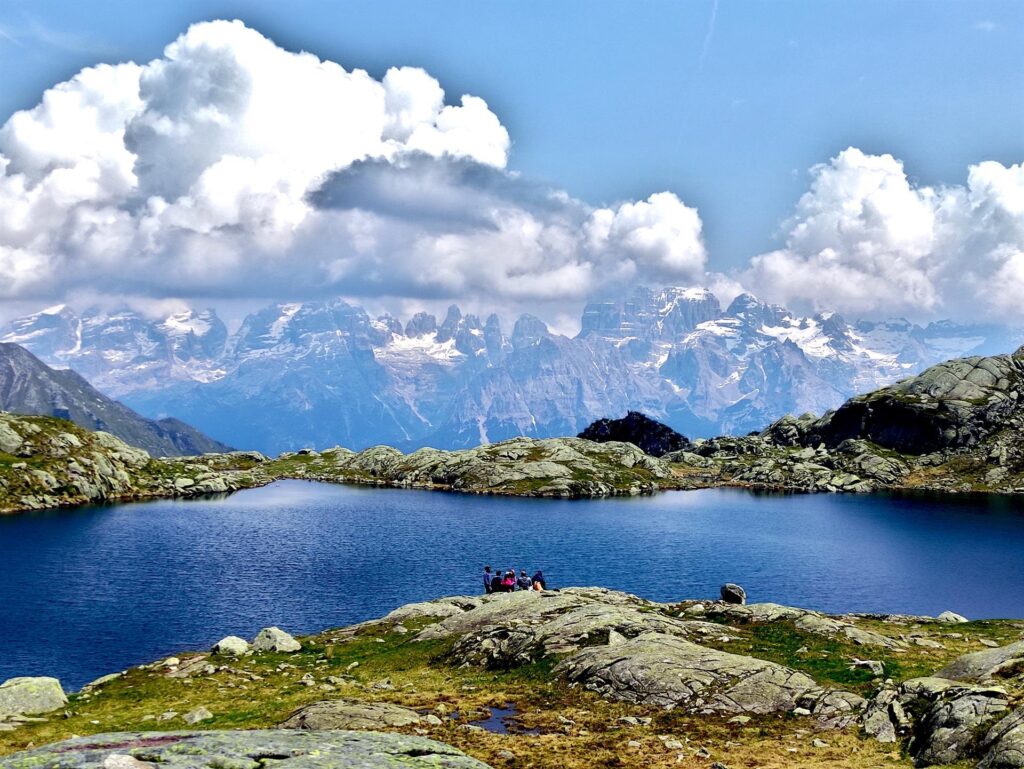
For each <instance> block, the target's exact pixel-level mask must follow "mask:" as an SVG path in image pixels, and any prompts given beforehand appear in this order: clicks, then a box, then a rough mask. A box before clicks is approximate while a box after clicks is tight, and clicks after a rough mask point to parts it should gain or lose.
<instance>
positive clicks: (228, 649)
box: [211, 635, 249, 657]
mask: <svg viewBox="0 0 1024 769" xmlns="http://www.w3.org/2000/svg"><path fill="white" fill-rule="evenodd" d="M211 651H212V652H213V653H214V654H222V655H224V656H226V657H241V656H242V655H243V654H245V653H246V652H247V651H249V642H248V641H246V640H245V639H244V638H239V637H238V636H236V635H229V636H225V637H224V638H222V639H220V640H219V641H217V643H215V644H214V645H213V649H211Z"/></svg>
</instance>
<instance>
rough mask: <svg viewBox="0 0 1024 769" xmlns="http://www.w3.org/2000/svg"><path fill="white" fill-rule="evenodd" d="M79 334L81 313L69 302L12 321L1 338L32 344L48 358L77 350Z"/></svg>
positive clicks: (39, 352) (13, 342)
mask: <svg viewBox="0 0 1024 769" xmlns="http://www.w3.org/2000/svg"><path fill="white" fill-rule="evenodd" d="M78 334H79V320H78V315H77V314H76V313H75V312H74V310H72V309H71V308H70V307H68V306H67V305H63V304H58V305H56V306H54V307H47V308H46V309H45V310H41V311H40V312H37V313H33V314H32V315H27V316H25V317H24V318H18V319H17V320H13V321H11V323H10V324H9V326H8V327H7V329H6V333H4V335H3V337H2V338H0V341H3V342H9V343H12V344H26V345H30V346H31V347H32V349H33V350H35V351H36V353H37V354H39V355H42V356H44V357H45V356H55V355H58V354H60V353H61V352H64V351H66V350H71V349H74V348H75V347H76V346H77V345H78V340H79V336H78Z"/></svg>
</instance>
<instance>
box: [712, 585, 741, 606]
mask: <svg viewBox="0 0 1024 769" xmlns="http://www.w3.org/2000/svg"><path fill="white" fill-rule="evenodd" d="M718 592H719V593H720V594H721V596H722V600H723V601H725V602H726V603H735V604H744V603H746V602H747V591H746V590H744V589H743V588H742V587H740V586H739V585H736V584H733V583H732V582H726V583H725V584H724V585H722V587H721V589H720V590H719V591H718Z"/></svg>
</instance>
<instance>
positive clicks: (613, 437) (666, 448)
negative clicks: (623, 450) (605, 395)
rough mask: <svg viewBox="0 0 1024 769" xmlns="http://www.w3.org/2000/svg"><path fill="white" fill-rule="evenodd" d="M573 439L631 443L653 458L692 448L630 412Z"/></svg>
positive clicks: (593, 425)
mask: <svg viewBox="0 0 1024 769" xmlns="http://www.w3.org/2000/svg"><path fill="white" fill-rule="evenodd" d="M576 437H578V438H584V439H586V440H588V441H594V442H596V443H607V442H608V441H619V442H622V443H632V444H633V445H634V446H638V447H639V448H640V450H641V451H643V452H645V453H647V454H650V455H651V456H652V457H661V456H664V455H665V454H670V453H672V452H674V451H686V450H688V449H689V448H690V445H691V444H690V441H689V440H688V439H687V438H686V436H684V435H680V434H679V433H677V432H676V431H675V430H673V429H672V428H671V427H669V426H668V425H663V424H662V423H661V422H656V421H655V420H653V419H651V418H650V417H648V416H646V415H644V414H641V413H640V412H639V411H630V412H628V413H627V414H626V416H624V417H623V418H622V419H599V420H597V421H596V422H592V423H591V424H590V425H588V426H587V428H586V429H585V430H583V431H582V432H581V433H580V434H579V435H578V436H576Z"/></svg>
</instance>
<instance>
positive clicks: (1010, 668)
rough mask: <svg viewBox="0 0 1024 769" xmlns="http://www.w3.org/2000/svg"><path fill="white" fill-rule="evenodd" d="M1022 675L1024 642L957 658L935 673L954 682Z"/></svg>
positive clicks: (1023, 671) (979, 680)
mask: <svg viewBox="0 0 1024 769" xmlns="http://www.w3.org/2000/svg"><path fill="white" fill-rule="evenodd" d="M1022 673H1024V641H1017V642H1016V643H1012V644H1009V645H1008V646H1000V647H999V648H998V649H985V650H983V651H980V652H972V653H971V654H965V655H963V656H962V657H958V658H957V659H955V660H953V661H952V662H951V663H950V664H948V665H947V666H946V667H944V668H943V669H942V670H940V671H939V672H938V673H936V674H935V675H936V676H939V677H941V678H952V679H954V680H956V681H973V682H975V683H981V682H983V681H992V680H998V679H1000V678H1010V677H1014V676H1019V675H1021V674H1022Z"/></svg>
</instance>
